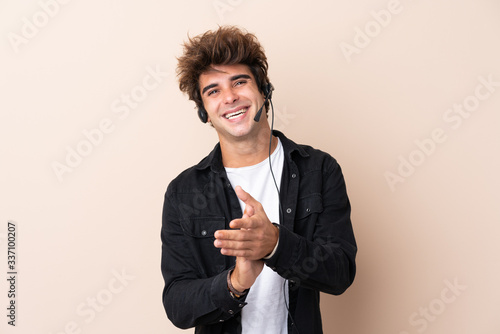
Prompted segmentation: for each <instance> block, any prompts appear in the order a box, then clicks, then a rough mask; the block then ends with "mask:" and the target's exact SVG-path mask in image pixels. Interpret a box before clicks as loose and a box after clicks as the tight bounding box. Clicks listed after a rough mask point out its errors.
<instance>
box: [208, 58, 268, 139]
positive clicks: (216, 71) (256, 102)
mask: <svg viewBox="0 0 500 334" xmlns="http://www.w3.org/2000/svg"><path fill="white" fill-rule="evenodd" d="M199 84H200V92H201V96H202V100H203V105H204V107H205V110H206V111H207V113H208V120H209V121H210V122H211V123H212V125H213V126H214V128H215V129H216V130H217V133H218V135H219V138H220V139H221V140H241V139H248V138H249V137H251V136H252V135H257V133H258V131H259V130H260V129H262V128H265V127H266V126H267V127H269V125H268V123H267V122H266V121H265V117H263V118H262V119H261V121H260V122H255V121H254V120H253V119H254V117H255V114H257V111H258V110H259V108H260V107H261V106H262V104H263V103H264V96H263V95H262V94H261V93H260V92H259V89H258V86H257V83H256V82H255V79H254V76H253V74H252V72H251V71H250V68H249V67H248V66H247V65H242V64H236V65H213V66H212V67H211V69H210V70H209V71H207V72H204V73H203V74H202V75H200V79H199Z"/></svg>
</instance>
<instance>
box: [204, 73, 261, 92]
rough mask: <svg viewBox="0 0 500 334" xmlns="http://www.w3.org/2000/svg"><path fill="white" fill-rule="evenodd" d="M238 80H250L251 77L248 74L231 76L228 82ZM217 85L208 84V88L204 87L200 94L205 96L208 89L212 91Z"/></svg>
mask: <svg viewBox="0 0 500 334" xmlns="http://www.w3.org/2000/svg"><path fill="white" fill-rule="evenodd" d="M239 79H252V77H251V76H249V75H248V74H236V75H233V76H232V77H231V78H230V80H231V81H236V80H239ZM218 85H219V84H218V83H213V84H210V85H208V86H205V87H204V88H203V90H202V91H201V94H202V95H203V94H205V92H206V91H207V90H209V89H212V88H214V87H217V86H218Z"/></svg>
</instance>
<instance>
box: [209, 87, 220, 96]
mask: <svg viewBox="0 0 500 334" xmlns="http://www.w3.org/2000/svg"><path fill="white" fill-rule="evenodd" d="M218 91H219V90H218V89H213V90H211V91H209V92H208V94H207V96H210V95H212V94H215V93H217V92H218Z"/></svg>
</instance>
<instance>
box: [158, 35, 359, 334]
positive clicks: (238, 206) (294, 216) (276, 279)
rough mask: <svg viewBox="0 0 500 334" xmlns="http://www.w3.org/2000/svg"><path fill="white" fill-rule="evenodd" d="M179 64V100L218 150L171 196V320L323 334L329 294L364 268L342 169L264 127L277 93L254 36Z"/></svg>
mask: <svg viewBox="0 0 500 334" xmlns="http://www.w3.org/2000/svg"><path fill="white" fill-rule="evenodd" d="M178 60H179V64H178V75H179V81H180V85H179V86H180V89H181V90H182V91H183V92H185V93H187V94H188V95H189V98H190V99H191V100H193V101H195V103H196V105H197V107H198V114H199V116H200V119H201V120H202V121H203V122H208V123H210V124H211V125H212V126H213V128H214V129H215V131H217V134H218V137H219V143H218V144H217V145H216V146H215V148H214V150H213V151H212V152H211V153H210V154H209V155H208V156H207V157H205V158H204V159H203V160H202V161H201V162H200V163H199V164H197V165H196V166H193V167H191V168H189V169H187V170H185V171H184V172H182V173H181V174H180V175H179V176H178V177H177V178H175V179H174V180H173V181H172V182H171V183H170V185H169V187H168V189H167V192H166V194H165V202H164V208H163V223H162V230H161V238H162V263H161V269H162V273H163V277H164V280H165V288H164V291H163V304H164V307H165V310H166V312H167V315H168V317H169V319H170V320H171V321H172V322H173V323H174V324H175V325H176V326H177V327H180V328H190V327H196V330H195V333H256V334H263V333H264V334H265V333H272V334H277V333H278V334H285V333H301V334H311V333H323V330H322V325H321V315H320V307H319V293H320V291H322V292H326V293H330V294H341V293H343V292H344V291H345V290H346V289H347V288H348V287H349V286H350V285H351V283H352V282H353V280H354V275H355V268H356V266H355V255H356V251H357V247H356V242H355V239H354V234H353V230H352V226H351V221H350V204H349V200H348V197H347V193H346V187H345V183H344V178H343V176H342V172H341V169H340V167H339V165H338V164H337V162H336V161H335V159H334V158H332V157H331V156H330V155H328V154H326V153H324V152H321V151H319V150H315V149H313V148H312V147H310V146H304V145H297V144H295V143H294V142H293V141H291V140H290V139H288V138H286V137H285V136H284V135H283V134H282V133H280V132H278V131H274V132H272V135H271V129H270V126H269V123H268V122H267V120H266V117H261V118H260V119H259V117H256V116H257V114H258V112H259V109H261V108H264V110H265V111H266V114H267V109H268V106H269V102H268V98H270V97H271V93H272V90H273V87H272V85H271V84H270V82H269V78H268V76H267V68H268V64H267V59H266V56H265V54H264V51H263V48H262V47H261V45H260V44H259V42H258V41H257V39H256V37H255V36H254V35H252V34H249V33H246V32H244V31H242V30H240V29H238V28H236V27H220V28H219V29H218V30H216V31H209V32H206V33H205V34H203V35H200V36H197V37H194V38H190V39H189V41H188V42H187V43H185V45H184V54H183V55H182V56H181V57H180V58H179V59H178ZM309 112H311V111H309ZM278 190H279V193H278Z"/></svg>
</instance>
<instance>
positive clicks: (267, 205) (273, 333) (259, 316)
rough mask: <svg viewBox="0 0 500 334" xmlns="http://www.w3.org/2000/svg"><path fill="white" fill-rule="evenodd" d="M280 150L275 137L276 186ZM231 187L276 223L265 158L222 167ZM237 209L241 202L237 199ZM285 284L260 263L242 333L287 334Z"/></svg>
mask: <svg viewBox="0 0 500 334" xmlns="http://www.w3.org/2000/svg"><path fill="white" fill-rule="evenodd" d="M283 162H284V152H283V146H282V145H281V142H280V141H279V139H278V146H277V147H276V149H275V150H274V152H273V153H272V154H271V164H272V168H273V173H274V176H275V178H276V183H277V185H278V187H279V186H280V183H281V174H282V172H283ZM226 173H227V176H228V178H229V182H231V185H232V187H233V189H234V188H235V187H236V186H241V188H243V190H245V191H246V192H248V193H249V194H250V195H252V197H253V198H255V199H256V200H257V201H259V202H260V203H261V204H262V206H263V207H264V211H265V212H266V214H267V217H268V218H269V220H270V221H271V222H273V223H278V224H279V195H278V191H277V190H276V186H275V184H274V180H273V177H272V175H271V171H270V170H269V160H268V159H266V160H264V161H262V162H261V163H258V164H257V165H253V166H246V167H241V168H226ZM240 205H241V211H242V212H244V211H245V203H243V201H241V200H240ZM284 298H286V300H287V301H288V286H287V284H286V283H285V279H284V278H282V277H281V276H279V275H278V274H277V273H276V272H274V271H272V270H271V269H270V268H269V267H268V266H264V268H263V269H262V272H261V273H260V275H259V276H258V277H257V280H256V281H255V283H254V285H253V286H252V288H251V289H250V291H249V292H248V296H247V298H246V302H247V303H248V304H247V305H246V306H245V307H244V308H243V310H242V312H241V323H242V332H243V334H287V333H288V329H287V314H288V313H287V310H286V306H285V299H284Z"/></svg>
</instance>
